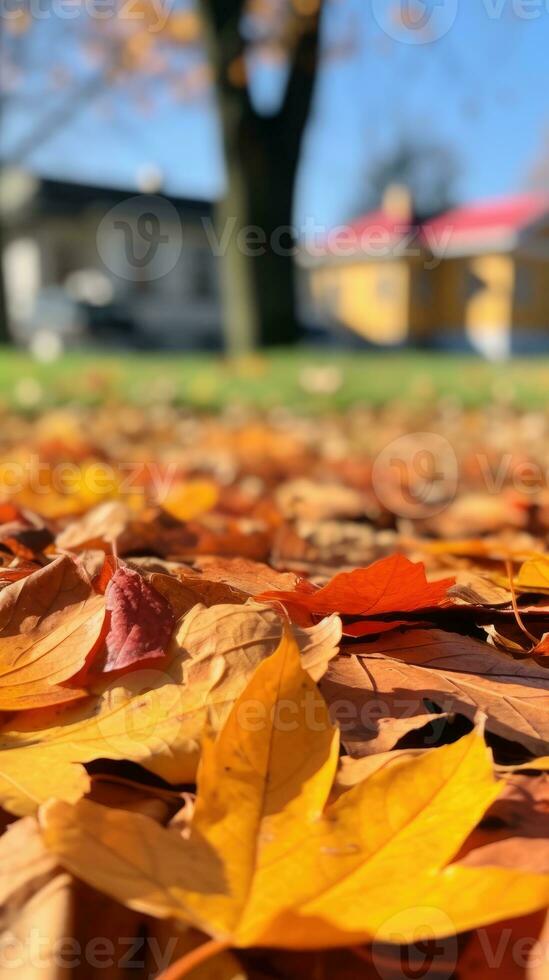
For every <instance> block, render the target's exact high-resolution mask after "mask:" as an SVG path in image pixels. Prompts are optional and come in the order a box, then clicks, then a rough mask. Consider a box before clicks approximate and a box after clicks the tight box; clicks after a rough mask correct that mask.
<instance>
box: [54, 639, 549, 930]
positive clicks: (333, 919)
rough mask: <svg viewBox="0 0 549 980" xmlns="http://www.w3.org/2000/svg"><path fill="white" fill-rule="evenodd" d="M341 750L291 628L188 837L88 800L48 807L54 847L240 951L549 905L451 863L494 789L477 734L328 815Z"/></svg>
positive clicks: (85, 870)
mask: <svg viewBox="0 0 549 980" xmlns="http://www.w3.org/2000/svg"><path fill="white" fill-rule="evenodd" d="M311 701H312V703H313V704H314V707H315V712H314V714H315V719H316V724H315V726H314V728H313V726H311V725H310V724H308V723H307V717H306V712H307V711H308V710H309V711H310V706H309V708H307V702H311ZM250 704H254V705H256V706H257V705H260V706H263V708H264V711H263V713H262V716H261V717H262V724H261V728H260V729H257V727H255V730H253V731H252V730H251V727H253V726H249V725H246V724H243V718H244V717H245V716H246V715H245V713H246V712H247V711H248V707H249V705H250ZM277 705H278V706H279V709H278V710H279V711H280V714H278V712H277ZM283 710H284V712H285V715H284V718H285V717H286V716H288V715H289V716H291V718H292V724H291V725H288V724H287V723H286V721H285V720H284V722H283V715H282V711H283ZM277 719H278V720H277ZM338 752H339V738H338V733H337V730H336V729H334V728H333V727H332V726H331V724H330V720H329V717H328V713H327V709H326V706H325V705H324V704H323V702H322V699H320V698H319V694H318V690H317V689H316V687H315V686H314V684H313V682H312V681H311V680H310V678H309V677H308V675H307V674H306V673H305V672H304V671H303V670H302V668H301V665H300V658H299V653H298V650H297V646H296V644H295V642H293V641H292V639H291V637H290V636H289V635H288V634H286V635H285V636H284V638H283V640H282V641H281V643H280V646H279V648H278V650H277V652H276V653H275V654H274V656H273V657H272V658H270V659H269V660H267V661H266V662H264V663H263V664H262V665H261V666H260V667H259V668H258V669H257V671H256V673H255V675H254V676H253V678H252V680H251V681H250V683H249V685H248V687H247V688H246V690H245V691H244V692H243V694H242V696H241V698H240V699H239V700H238V701H237V703H236V704H235V706H234V709H233V710H232V712H231V714H230V716H229V719H228V721H227V723H226V725H225V727H224V728H223V730H222V732H221V734H220V735H219V737H218V738H217V740H213V739H212V738H211V737H208V738H207V739H206V742H205V745H204V747H203V759H202V764H201V770H200V775H199V790H198V797H197V801H196V808H195V812H194V818H193V821H192V824H191V828H190V833H189V835H188V836H186V837H178V836H177V835H175V834H174V832H173V831H171V830H166V829H164V828H163V827H160V826H159V825H158V824H156V823H155V822H154V821H153V820H150V819H149V818H146V817H142V816H141V815H138V814H129V813H127V812H125V811H116V810H111V809H106V808H102V807H100V806H97V805H95V804H93V803H90V802H88V801H84V800H82V801H80V802H79V803H77V804H76V805H75V806H70V805H69V804H66V803H62V802H56V801H52V802H50V803H49V804H48V805H46V806H45V807H43V808H42V810H41V823H42V827H43V830H44V839H45V841H46V844H47V846H48V847H49V848H51V850H52V851H53V852H54V853H55V854H56V856H57V858H58V859H59V861H60V862H61V864H62V865H64V866H65V867H66V868H68V869H69V870H70V871H71V872H72V873H74V874H75V875H76V876H78V877H81V878H83V879H84V880H85V881H87V882H88V883H89V884H91V885H93V887H95V888H98V889H99V890H102V891H105V892H106V893H107V894H109V895H111V896H113V897H115V898H116V899H117V900H118V901H121V902H123V903H125V904H127V905H128V906H129V907H130V908H134V909H136V910H138V911H141V912H145V913H147V914H151V915H155V916H158V917H160V918H163V917H166V916H175V917H177V918H179V919H181V920H182V921H184V922H191V923H193V924H194V925H196V926H198V927H199V928H200V929H202V931H205V932H207V933H208V934H210V935H211V936H213V937H214V938H216V939H219V940H225V941H227V942H229V943H230V944H231V945H233V946H235V947H246V946H250V945H253V946H262V945H265V946H274V947H284V948H291V949H294V948H295V949H309V948H313V949H316V948H329V947H332V946H345V945H356V944H357V943H360V942H366V941H369V940H376V941H378V942H379V941H388V942H391V941H394V936H395V932H396V931H397V929H398V934H399V941H401V942H407V941H417V940H418V939H420V938H422V937H423V938H429V939H431V938H436V937H438V936H446V935H448V934H449V933H453V932H460V931H464V930H467V929H471V928H475V927H477V926H480V925H485V924H486V925H488V924H489V923H491V922H496V921H498V920H500V919H503V918H509V917H511V916H515V915H520V914H525V913H528V912H532V911H535V910H537V909H539V908H542V907H544V906H545V905H546V904H547V901H548V899H549V876H543V875H533V874H526V873H524V874H522V873H520V872H517V871H512V872H509V871H507V870H506V869H500V868H491V869H489V870H488V869H486V868H483V869H480V870H479V869H476V868H465V867H461V866H459V865H455V864H454V865H451V866H448V862H449V861H450V860H451V859H452V856H453V855H454V854H455V853H456V852H457V850H458V849H459V847H460V845H461V844H462V842H463V840H464V839H465V837H466V836H467V834H468V833H469V832H470V830H471V829H472V827H474V825H475V824H476V822H477V821H478V820H479V819H480V818H481V817H482V815H483V813H484V812H485V811H486V809H487V808H488V807H489V806H490V804H491V803H492V802H493V801H494V799H495V798H496V796H497V793H498V788H497V786H496V784H495V781H494V779H493V774H492V764H491V760H490V756H489V753H488V752H487V750H486V747H485V745H484V742H483V739H482V738H481V737H480V736H479V735H478V734H477V733H476V732H473V733H472V734H471V735H469V736H466V737H465V738H463V739H461V740H460V741H458V742H456V743H454V744H453V745H449V746H445V747H444V748H441V749H437V750H434V751H433V752H430V753H427V754H426V755H423V756H421V757H420V758H417V759H412V760H410V761H408V762H407V763H406V764H403V765H401V766H398V767H390V768H388V769H385V770H381V771H378V772H377V773H375V774H374V775H373V776H371V777H370V778H368V779H367V780H365V781H364V782H362V783H360V784H359V785H358V786H356V787H354V788H353V789H351V790H349V791H348V792H346V793H344V794H342V796H340V797H339V798H338V799H337V800H336V801H335V803H333V804H331V805H329V806H326V804H327V800H328V797H329V794H330V791H331V787H332V783H333V779H334V776H335V771H336V766H337V758H338ZM288 760H291V765H290V767H289V766H288ZM410 786H413V787H414V792H413V793H410V792H409V789H410ZM397 923H398V925H397Z"/></svg>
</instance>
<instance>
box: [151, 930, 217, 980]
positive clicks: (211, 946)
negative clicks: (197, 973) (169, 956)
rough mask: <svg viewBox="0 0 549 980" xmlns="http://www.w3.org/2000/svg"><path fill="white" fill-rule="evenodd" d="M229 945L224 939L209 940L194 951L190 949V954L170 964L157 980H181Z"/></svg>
mask: <svg viewBox="0 0 549 980" xmlns="http://www.w3.org/2000/svg"><path fill="white" fill-rule="evenodd" d="M229 945H230V944H229V942H228V941H227V940H226V939H210V940H209V941H208V942H207V943H203V944H202V946H197V947H196V949H191V951H190V953H185V956H182V957H181V958H180V959H178V960H176V961H175V963H172V965H171V966H169V967H168V968H167V970H164V971H163V972H162V973H160V974H159V975H158V977H157V980H181V977H186V976H187V975H188V974H189V973H190V972H191V971H192V970H194V969H195V967H197V966H200V964H201V963H204V962H205V961H206V960H211V959H212V958H213V957H214V956H217V955H218V953H222V952H223V951H224V950H226V949H228V948H229Z"/></svg>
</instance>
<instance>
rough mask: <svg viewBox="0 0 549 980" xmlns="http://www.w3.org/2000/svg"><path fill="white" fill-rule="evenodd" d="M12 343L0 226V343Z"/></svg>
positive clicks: (0, 229)
mask: <svg viewBox="0 0 549 980" xmlns="http://www.w3.org/2000/svg"><path fill="white" fill-rule="evenodd" d="M11 343H12V337H11V333H10V328H9V314H8V301H7V296H6V279H5V275H4V240H3V236H2V228H1V227H0V345H1V344H11Z"/></svg>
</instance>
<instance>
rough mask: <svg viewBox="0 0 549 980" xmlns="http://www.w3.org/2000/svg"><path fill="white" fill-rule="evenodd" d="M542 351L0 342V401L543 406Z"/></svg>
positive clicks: (546, 366) (545, 367)
mask: <svg viewBox="0 0 549 980" xmlns="http://www.w3.org/2000/svg"><path fill="white" fill-rule="evenodd" d="M548 396H549V357H538V358H528V359H526V358H524V359H515V360H513V361H511V362H510V363H508V364H503V365H502V364H488V363H486V362H485V361H483V360H480V359H478V358H474V357H468V356H461V355H459V356H452V355H446V354H435V353H424V352H421V353H419V352H414V351H409V352H398V353H386V352H379V353H377V352H375V353H373V352H363V351H360V352H351V353H337V352H335V353H332V352H325V351H324V352H319V351H317V350H314V351H313V350H306V349H300V350H298V351H281V352H277V353H272V354H271V353H269V354H256V355H253V356H249V357H246V358H241V359H239V360H237V361H228V360H225V359H222V358H219V357H213V356H210V355H202V354H192V355H185V354H177V353H175V354H171V353H170V354H148V353H147V354H137V353H125V354H122V355H107V354H96V353H87V352H78V353H70V354H67V355H65V356H64V357H62V358H60V359H59V360H58V361H55V362H54V363H51V364H41V363H37V362H36V361H34V360H33V359H32V358H31V357H30V356H29V355H27V354H26V353H23V352H21V351H14V350H10V349H2V350H0V404H2V405H4V406H6V407H18V408H20V409H22V410H26V411H39V410H41V409H43V408H46V407H48V406H51V405H57V404H66V403H70V402H73V401H77V402H80V403H84V404H94V403H97V402H105V401H108V402H116V401H128V400H129V401H131V402H136V403H138V404H142V405H147V404H154V403H156V402H169V403H173V404H179V405H188V406H190V407H194V408H201V409H217V408H221V407H223V406H224V405H226V404H228V403H231V404H233V403H234V404H244V405H255V406H257V407H259V408H270V407H272V406H276V405H280V404H283V405H287V406H289V407H291V408H294V409H297V410H307V411H310V410H315V409H316V410H325V409H330V408H334V409H343V408H347V407H349V406H351V405H353V404H357V403H366V404H370V405H382V404H385V403H386V402H389V401H393V402H402V403H403V404H405V405H410V406H411V405H414V406H417V407H420V406H421V405H424V404H425V405H428V404H431V403H433V402H436V401H438V400H439V399H441V398H445V399H446V398H448V399H452V400H453V401H454V402H457V403H459V404H461V405H463V406H465V407H474V406H478V405H482V404H486V403H489V402H494V401H496V402H500V403H504V404H509V405H514V406H516V407H520V408H540V407H545V406H546V405H547V404H548V400H549V398H548Z"/></svg>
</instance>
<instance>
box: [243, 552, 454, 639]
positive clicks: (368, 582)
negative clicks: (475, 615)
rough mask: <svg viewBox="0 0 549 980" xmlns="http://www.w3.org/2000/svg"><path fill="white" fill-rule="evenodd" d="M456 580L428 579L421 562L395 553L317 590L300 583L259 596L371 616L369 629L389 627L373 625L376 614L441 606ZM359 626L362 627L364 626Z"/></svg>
mask: <svg viewBox="0 0 549 980" xmlns="http://www.w3.org/2000/svg"><path fill="white" fill-rule="evenodd" d="M453 584H454V579H453V578H447V579H442V580H440V581H438V582H428V581H427V579H426V577H425V568H424V566H423V564H422V563H421V562H419V563H414V562H411V561H409V560H408V559H407V558H405V557H404V556H403V555H393V556H391V557H390V558H383V559H381V560H380V561H377V562H374V564H373V565H370V566H368V568H357V569H356V570H355V571H353V572H341V573H340V574H339V575H336V576H335V577H334V578H333V579H332V580H331V581H330V582H328V584H327V585H325V586H323V587H322V588H321V589H317V590H316V591H310V590H309V589H307V590H304V589H303V590H302V589H300V588H299V587H298V588H297V589H296V590H295V591H293V592H278V591H270V592H264V593H263V594H262V595H261V596H259V599H266V600H267V599H268V600H271V601H272V600H278V601H279V602H282V603H283V604H284V605H285V606H286V607H287V608H288V610H289V611H290V614H293V611H294V610H298V611H299V610H306V611H307V612H308V613H310V614H313V615H315V616H326V615H329V614H330V613H333V612H337V613H339V614H340V615H342V616H361V617H368V620H369V622H368V623H365V624H364V626H363V628H364V630H365V631H367V630H370V629H372V628H373V629H376V628H378V627H379V629H383V628H387V627H386V626H385V625H383V624H379V623H377V622H376V623H375V626H374V627H372V621H373V620H375V619H376V617H379V616H386V615H391V614H401V613H412V612H418V611H419V610H426V609H432V608H435V607H437V606H439V605H440V604H441V603H443V602H444V600H445V598H446V594H447V592H448V589H449V588H450V586H451V585H453ZM395 618H398V617H395ZM400 618H401V617H400ZM353 625H354V624H353ZM356 628H357V630H360V629H361V628H362V627H361V626H357V627H356ZM355 635H356V634H355ZM359 635H360V634H359Z"/></svg>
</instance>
